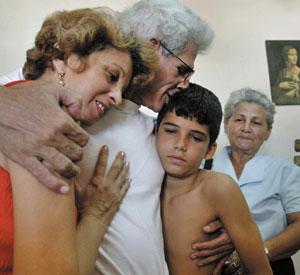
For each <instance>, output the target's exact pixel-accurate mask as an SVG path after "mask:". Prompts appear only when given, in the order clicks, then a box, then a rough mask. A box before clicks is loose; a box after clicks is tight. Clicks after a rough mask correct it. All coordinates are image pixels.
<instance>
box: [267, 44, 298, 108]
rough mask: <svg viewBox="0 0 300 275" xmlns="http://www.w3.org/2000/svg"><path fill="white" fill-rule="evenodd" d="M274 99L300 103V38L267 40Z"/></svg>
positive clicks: (289, 103) (277, 103)
mask: <svg viewBox="0 0 300 275" xmlns="http://www.w3.org/2000/svg"><path fill="white" fill-rule="evenodd" d="M266 54H267V62H268V69H269V80H270V88H271V97H272V101H273V102H274V103H275V104H276V105H300V40H266Z"/></svg>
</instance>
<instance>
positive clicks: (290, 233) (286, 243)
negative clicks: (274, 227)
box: [265, 212, 300, 261]
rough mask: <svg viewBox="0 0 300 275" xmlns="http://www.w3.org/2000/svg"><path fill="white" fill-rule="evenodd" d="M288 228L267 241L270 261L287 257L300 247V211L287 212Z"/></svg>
mask: <svg viewBox="0 0 300 275" xmlns="http://www.w3.org/2000/svg"><path fill="white" fill-rule="evenodd" d="M287 223H288V226H287V228H286V229H285V230H284V231H282V232H281V233H279V234H278V235H276V236H274V237H272V238H270V239H269V240H267V241H265V246H266V247H267V248H268V250H269V255H268V256H269V259H270V261H276V260H280V259H283V258H287V257H290V256H292V255H293V254H295V253H296V252H297V251H298V250H299V249H300V212H295V213H289V214H287Z"/></svg>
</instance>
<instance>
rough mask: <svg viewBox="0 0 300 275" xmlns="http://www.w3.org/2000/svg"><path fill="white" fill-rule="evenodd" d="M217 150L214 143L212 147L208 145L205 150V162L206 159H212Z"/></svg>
mask: <svg viewBox="0 0 300 275" xmlns="http://www.w3.org/2000/svg"><path fill="white" fill-rule="evenodd" d="M216 150H217V143H216V142H214V143H213V144H212V145H210V146H209V147H208V149H207V152H206V155H205V158H204V159H205V160H208V159H212V158H213V156H214V154H215V152H216Z"/></svg>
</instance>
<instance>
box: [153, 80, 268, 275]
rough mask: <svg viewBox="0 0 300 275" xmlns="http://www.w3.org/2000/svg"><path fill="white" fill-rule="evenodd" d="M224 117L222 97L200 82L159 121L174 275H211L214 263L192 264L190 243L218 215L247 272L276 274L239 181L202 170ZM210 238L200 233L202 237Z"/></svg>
mask: <svg viewBox="0 0 300 275" xmlns="http://www.w3.org/2000/svg"><path fill="white" fill-rule="evenodd" d="M221 120H222V109H221V104H220V102H219V100H218V98H217V97H216V96H215V95H214V94H213V93H212V92H210V91H208V90H207V89H205V88H203V87H200V86H198V85H196V84H191V85H190V87H189V88H187V89H185V90H182V91H180V92H179V93H177V94H175V95H174V96H173V97H172V98H171V99H170V102H169V103H168V104H167V105H165V106H164V108H163V109H162V110H161V111H160V113H159V115H158V119H157V133H156V135H157V137H156V147H157V150H158V154H159V157H160V161H161V163H162V165H163V167H164V169H165V171H166V180H165V183H164V188H163V190H162V217H163V226H164V239H165V250H166V257H167V262H168V265H169V268H170V273H171V274H172V275H182V274H189V275H192V274H212V272H213V268H214V265H213V264H211V265H207V266H203V267H199V266H197V265H196V264H195V265H193V264H191V262H190V258H189V253H190V249H191V248H190V244H191V243H193V242H194V241H196V240H199V233H200V234H201V232H202V227H203V226H204V225H206V224H207V223H208V222H210V221H213V220H215V219H217V218H219V219H220V220H221V221H222V222H223V224H224V227H225V228H226V230H227V232H228V233H229V235H230V237H231V239H232V241H233V243H234V246H235V247H236V250H237V252H238V253H239V256H240V258H241V260H242V262H243V264H244V268H245V272H246V273H247V274H261V275H267V274H272V271H271V268H270V265H269V263H268V259H267V256H266V254H265V252H264V247H263V243H262V240H261V237H260V234H259V231H258V229H257V227H256V224H255V222H254V221H253V219H252V217H251V214H250V212H249V209H248V206H247V204H246V201H245V199H244V197H243V195H242V193H241V191H240V189H239V187H238V186H237V185H236V183H235V182H234V181H233V180H232V179H231V178H230V177H228V176H226V175H223V174H220V173H216V172H211V171H207V170H202V169H199V166H200V164H201V162H202V160H204V159H210V158H212V156H213V154H214V152H215V150H216V143H215V140H216V138H217V136H218V133H219V129H220V123H221ZM207 239H208V237H207V235H205V234H202V240H207Z"/></svg>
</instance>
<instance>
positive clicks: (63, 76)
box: [58, 73, 66, 86]
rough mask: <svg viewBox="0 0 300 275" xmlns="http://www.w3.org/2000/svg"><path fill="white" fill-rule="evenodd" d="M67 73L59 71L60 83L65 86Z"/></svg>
mask: <svg viewBox="0 0 300 275" xmlns="http://www.w3.org/2000/svg"><path fill="white" fill-rule="evenodd" d="M65 75H66V73H58V84H59V85H61V86H65V85H66V83H65V81H64V78H65Z"/></svg>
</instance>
